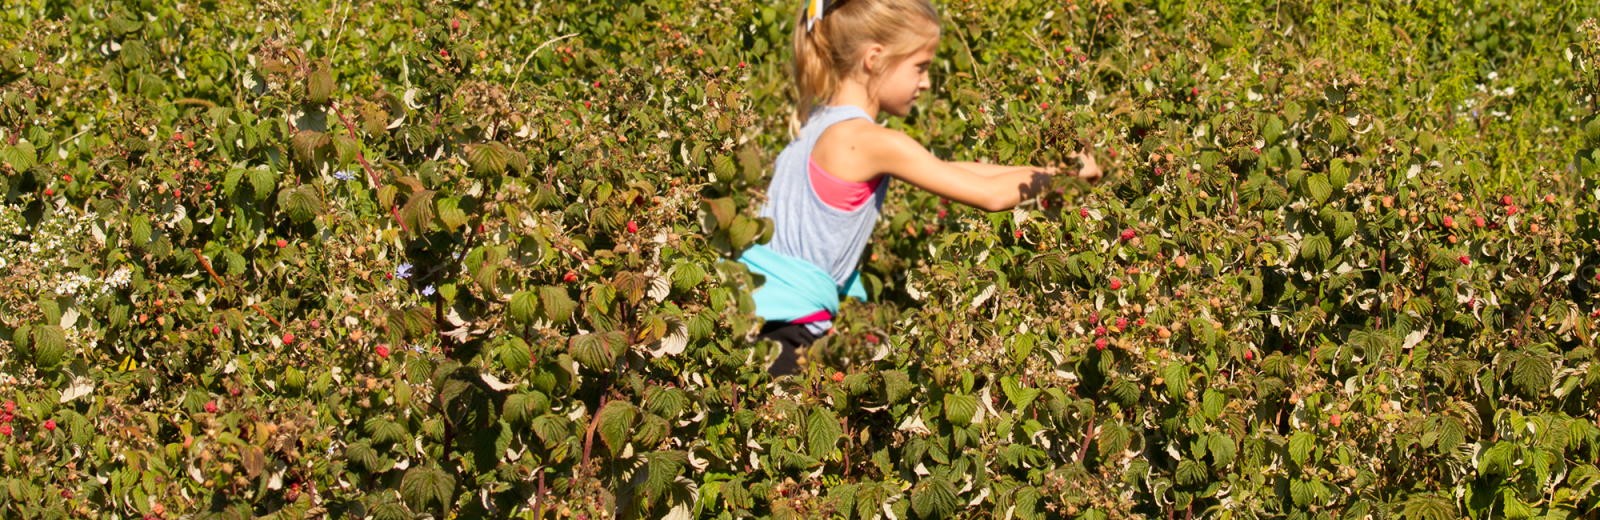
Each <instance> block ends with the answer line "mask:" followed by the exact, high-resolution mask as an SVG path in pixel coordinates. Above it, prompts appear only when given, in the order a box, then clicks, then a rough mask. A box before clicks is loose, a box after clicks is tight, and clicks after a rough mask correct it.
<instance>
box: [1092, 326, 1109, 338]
mask: <svg viewBox="0 0 1600 520" xmlns="http://www.w3.org/2000/svg"><path fill="white" fill-rule="evenodd" d="M1094 335H1096V336H1104V335H1106V326H1105V325H1101V326H1098V327H1095V328H1094Z"/></svg>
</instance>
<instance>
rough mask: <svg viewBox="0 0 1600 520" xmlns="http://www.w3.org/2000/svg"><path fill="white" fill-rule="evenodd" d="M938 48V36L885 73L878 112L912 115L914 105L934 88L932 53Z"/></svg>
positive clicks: (897, 115)
mask: <svg viewBox="0 0 1600 520" xmlns="http://www.w3.org/2000/svg"><path fill="white" fill-rule="evenodd" d="M938 47H939V38H938V37H937V36H935V37H934V38H933V39H931V40H929V41H928V43H927V44H925V45H923V46H922V48H920V49H917V51H916V52H915V53H912V54H911V56H909V57H907V58H906V59H904V60H901V61H900V63H898V64H896V65H895V66H894V68H893V69H890V70H889V71H888V73H886V74H884V76H883V79H882V80H881V82H879V83H878V90H877V92H876V94H877V98H878V109H879V110H882V111H884V112H888V113H890V114H892V115H894V116H895V117H905V116H906V115H907V114H910V113H911V105H912V104H913V103H915V102H916V101H917V97H918V96H919V95H921V94H922V91H924V90H928V88H929V87H930V86H932V84H931V83H930V82H929V80H928V66H930V65H932V64H933V53H934V51H935V50H937V49H938Z"/></svg>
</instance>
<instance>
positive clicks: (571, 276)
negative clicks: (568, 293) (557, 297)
mask: <svg viewBox="0 0 1600 520" xmlns="http://www.w3.org/2000/svg"><path fill="white" fill-rule="evenodd" d="M561 279H562V280H563V281H565V282H567V283H572V282H576V281H578V273H575V272H572V271H567V275H566V276H563V277H561Z"/></svg>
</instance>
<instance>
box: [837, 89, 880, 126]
mask: <svg viewBox="0 0 1600 520" xmlns="http://www.w3.org/2000/svg"><path fill="white" fill-rule="evenodd" d="M846 105H849V106H854V107H856V108H860V109H861V111H863V112H866V113H867V115H869V116H872V119H873V120H877V119H878V112H879V105H878V100H877V99H873V97H872V96H871V95H868V94H867V86H866V85H864V84H862V83H861V82H859V81H855V80H845V81H842V82H840V85H839V92H838V93H835V94H834V95H833V99H831V100H829V101H828V106H835V107H839V106H846Z"/></svg>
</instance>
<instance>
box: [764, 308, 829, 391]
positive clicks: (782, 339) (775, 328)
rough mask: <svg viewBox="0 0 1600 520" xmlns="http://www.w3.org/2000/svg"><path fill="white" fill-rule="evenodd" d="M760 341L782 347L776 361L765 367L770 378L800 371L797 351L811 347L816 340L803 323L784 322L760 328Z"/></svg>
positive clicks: (771, 323) (768, 324) (771, 322)
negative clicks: (768, 340)
mask: <svg viewBox="0 0 1600 520" xmlns="http://www.w3.org/2000/svg"><path fill="white" fill-rule="evenodd" d="M757 337H758V338H760V339H770V340H772V341H776V342H778V344H779V345H782V346H783V350H782V351H781V352H779V353H778V359H776V360H773V362H772V366H769V367H767V373H768V374H771V375H772V377H778V376H786V375H790V374H794V373H798V372H799V371H800V363H799V360H800V353H799V350H800V349H802V348H806V347H809V346H811V343H812V342H814V341H816V340H817V335H816V334H812V333H811V331H810V330H809V329H807V328H806V326H805V324H803V323H789V322H786V321H769V322H767V323H766V324H765V325H762V326H761V335H760V336H757Z"/></svg>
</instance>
